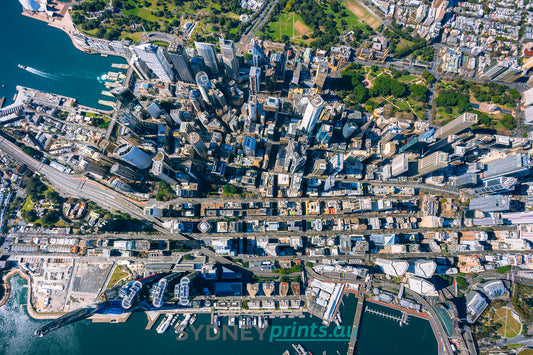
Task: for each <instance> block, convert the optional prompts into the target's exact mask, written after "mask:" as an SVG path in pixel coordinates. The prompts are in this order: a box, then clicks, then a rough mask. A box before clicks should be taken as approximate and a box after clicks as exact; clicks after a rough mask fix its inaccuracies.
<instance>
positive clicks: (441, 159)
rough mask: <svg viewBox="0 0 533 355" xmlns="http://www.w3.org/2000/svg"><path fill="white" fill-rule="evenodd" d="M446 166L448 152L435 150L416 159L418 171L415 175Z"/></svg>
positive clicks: (428, 172)
mask: <svg viewBox="0 0 533 355" xmlns="http://www.w3.org/2000/svg"><path fill="white" fill-rule="evenodd" d="M447 166H448V153H444V152H435V153H433V154H430V155H428V156H427V157H424V158H422V159H420V160H418V173H417V174H416V175H415V177H418V176H424V175H427V174H430V173H432V172H434V171H437V170H439V169H442V168H445V167H447Z"/></svg>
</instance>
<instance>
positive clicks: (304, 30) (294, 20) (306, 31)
mask: <svg viewBox="0 0 533 355" xmlns="http://www.w3.org/2000/svg"><path fill="white" fill-rule="evenodd" d="M311 32H313V31H312V30H311V29H310V28H309V27H307V26H306V25H305V24H304V23H303V21H302V19H301V17H300V16H298V15H297V14H295V13H294V12H287V13H283V14H281V15H280V16H279V18H278V20H277V21H275V22H272V23H270V33H271V34H272V37H273V38H274V40H275V41H279V40H281V38H282V37H283V36H287V37H289V38H290V39H299V38H301V37H302V36H303V35H310V34H311Z"/></svg>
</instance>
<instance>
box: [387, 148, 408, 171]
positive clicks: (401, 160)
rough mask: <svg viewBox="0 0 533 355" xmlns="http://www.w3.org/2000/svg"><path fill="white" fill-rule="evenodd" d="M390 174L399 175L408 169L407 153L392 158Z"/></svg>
mask: <svg viewBox="0 0 533 355" xmlns="http://www.w3.org/2000/svg"><path fill="white" fill-rule="evenodd" d="M391 165H392V168H391V176H399V175H402V174H403V173H405V172H407V170H409V159H408V158H407V153H403V154H398V155H397V156H395V157H394V158H393V159H392V164H391Z"/></svg>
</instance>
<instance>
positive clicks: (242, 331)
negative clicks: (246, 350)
mask: <svg viewBox="0 0 533 355" xmlns="http://www.w3.org/2000/svg"><path fill="white" fill-rule="evenodd" d="M356 336H357V327H353V328H352V327H351V326H346V327H345V326H342V325H341V326H337V327H334V328H330V327H328V326H325V325H319V324H316V323H312V324H311V325H298V324H297V323H296V322H293V323H292V324H289V325H271V326H267V327H264V328H259V327H251V328H239V326H237V325H234V326H229V325H222V326H221V327H216V326H214V325H204V324H199V325H197V326H194V325H191V326H189V328H188V332H187V333H185V334H184V336H183V337H181V338H178V340H187V339H194V340H195V341H199V340H201V341H204V340H205V341H214V340H219V339H221V340H224V341H226V340H235V341H257V340H259V341H264V340H267V341H269V342H278V341H288V342H297V341H299V342H304V341H340V342H349V341H350V340H355V339H356Z"/></svg>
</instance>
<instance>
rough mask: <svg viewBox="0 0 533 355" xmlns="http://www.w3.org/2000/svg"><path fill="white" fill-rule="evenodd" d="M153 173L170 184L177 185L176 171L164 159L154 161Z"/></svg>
mask: <svg viewBox="0 0 533 355" xmlns="http://www.w3.org/2000/svg"><path fill="white" fill-rule="evenodd" d="M152 174H154V176H155V177H157V178H159V179H161V180H163V181H165V182H167V183H169V184H170V185H175V184H176V183H177V181H176V179H175V178H176V171H175V170H174V169H172V168H171V167H170V166H169V165H168V164H167V163H165V162H164V161H162V160H154V163H153V164H152Z"/></svg>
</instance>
